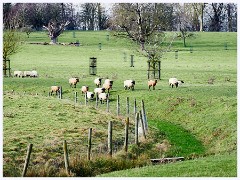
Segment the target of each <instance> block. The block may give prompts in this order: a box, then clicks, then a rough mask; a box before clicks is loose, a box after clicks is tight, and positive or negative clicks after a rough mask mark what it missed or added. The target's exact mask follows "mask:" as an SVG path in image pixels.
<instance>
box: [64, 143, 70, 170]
mask: <svg viewBox="0 0 240 180" xmlns="http://www.w3.org/2000/svg"><path fill="white" fill-rule="evenodd" d="M63 151H64V162H65V169H66V173H67V174H69V159H68V149H67V141H66V140H64V141H63Z"/></svg>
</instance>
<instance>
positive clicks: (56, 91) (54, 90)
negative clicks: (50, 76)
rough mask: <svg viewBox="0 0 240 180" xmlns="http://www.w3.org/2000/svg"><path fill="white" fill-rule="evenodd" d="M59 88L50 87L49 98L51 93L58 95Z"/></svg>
mask: <svg viewBox="0 0 240 180" xmlns="http://www.w3.org/2000/svg"><path fill="white" fill-rule="evenodd" d="M60 88H61V87H60V86H51V90H50V92H51V96H52V93H53V92H55V93H56V95H57V94H58V93H60Z"/></svg>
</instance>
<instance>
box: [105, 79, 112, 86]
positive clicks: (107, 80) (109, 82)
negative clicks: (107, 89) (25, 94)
mask: <svg viewBox="0 0 240 180" xmlns="http://www.w3.org/2000/svg"><path fill="white" fill-rule="evenodd" d="M104 84H111V85H113V80H110V79H105V81H104Z"/></svg>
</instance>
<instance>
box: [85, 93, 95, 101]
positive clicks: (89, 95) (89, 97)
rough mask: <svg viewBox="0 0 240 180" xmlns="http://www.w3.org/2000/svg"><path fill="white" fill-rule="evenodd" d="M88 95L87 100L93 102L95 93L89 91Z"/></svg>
mask: <svg viewBox="0 0 240 180" xmlns="http://www.w3.org/2000/svg"><path fill="white" fill-rule="evenodd" d="M86 93H87V99H90V100H92V99H93V97H94V93H93V92H89V91H87V92H86Z"/></svg>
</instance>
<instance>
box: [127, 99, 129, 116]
mask: <svg viewBox="0 0 240 180" xmlns="http://www.w3.org/2000/svg"><path fill="white" fill-rule="evenodd" d="M127 117H129V97H127Z"/></svg>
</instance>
